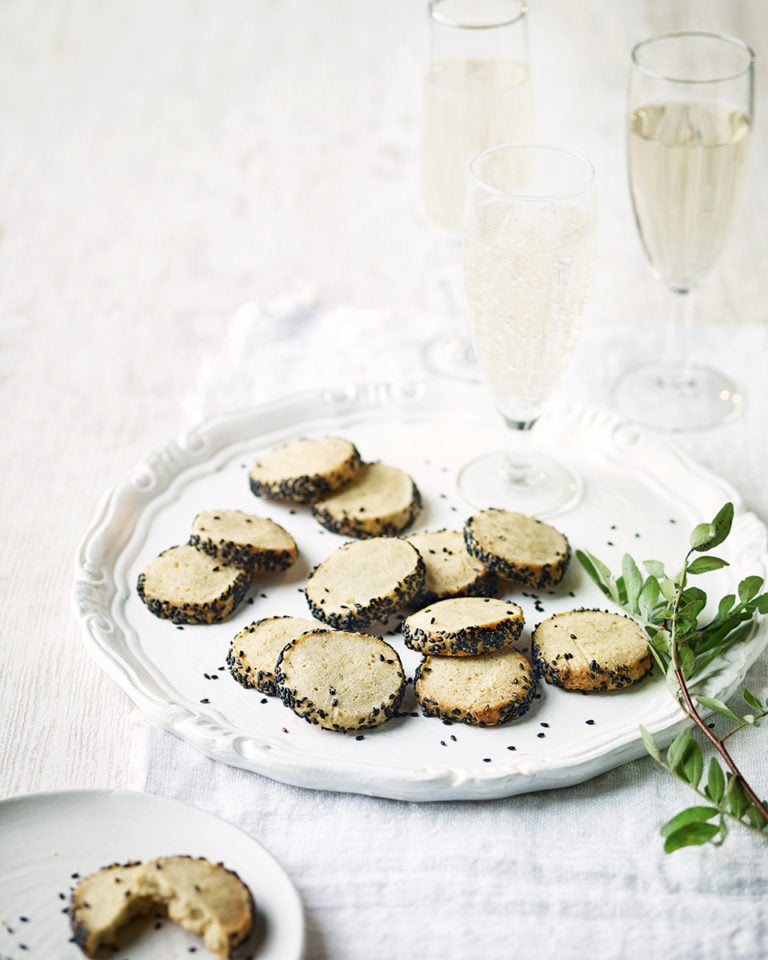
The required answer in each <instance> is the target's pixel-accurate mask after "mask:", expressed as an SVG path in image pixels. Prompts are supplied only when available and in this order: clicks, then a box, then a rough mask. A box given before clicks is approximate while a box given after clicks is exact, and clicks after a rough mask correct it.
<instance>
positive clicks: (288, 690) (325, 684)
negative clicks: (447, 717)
mask: <svg viewBox="0 0 768 960" xmlns="http://www.w3.org/2000/svg"><path fill="white" fill-rule="evenodd" d="M277 693H278V696H279V697H280V698H281V699H282V701H283V702H284V703H285V705H286V706H288V707H290V708H291V709H292V710H293V712H294V713H296V714H297V715H298V716H300V717H302V718H303V719H305V720H307V721H308V722H309V723H316V724H319V725H320V726H321V727H325V728H326V729H328V730H337V731H339V732H344V731H346V730H360V729H362V728H365V727H375V726H379V725H380V724H382V723H384V721H385V720H388V719H389V718H390V717H393V716H395V715H396V713H397V710H398V708H399V707H400V704H401V702H402V699H403V695H404V693H405V673H404V671H403V667H402V664H401V662H400V658H399V656H398V655H397V652H396V651H395V649H394V648H393V647H391V646H390V645H389V644H388V643H386V642H385V641H384V640H383V639H382V638H381V637H373V636H370V635H369V634H365V633H354V632H347V631H341V630H327V631H315V632H313V633H305V634H303V635H302V636H300V637H297V639H296V640H294V641H293V642H292V643H290V644H289V645H288V646H287V647H286V648H285V649H284V650H283V652H282V653H281V654H280V659H279V660H278V663H277Z"/></svg>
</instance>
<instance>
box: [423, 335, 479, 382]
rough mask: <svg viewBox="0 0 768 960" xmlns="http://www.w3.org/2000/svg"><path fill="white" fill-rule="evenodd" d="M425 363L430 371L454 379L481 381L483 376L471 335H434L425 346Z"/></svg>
mask: <svg viewBox="0 0 768 960" xmlns="http://www.w3.org/2000/svg"><path fill="white" fill-rule="evenodd" d="M423 360H424V365H425V366H426V368H427V370H429V372H430V373H435V374H437V375H438V376H441V377H451V378H452V379H454V380H471V381H473V382H479V381H480V380H481V379H482V378H481V375H480V370H479V368H478V366H477V360H476V359H475V351H474V349H473V347H472V341H471V340H470V339H469V337H463V336H461V334H456V335H455V336H440V337H434V338H433V339H432V340H430V341H428V343H427V344H425V346H424V353H423Z"/></svg>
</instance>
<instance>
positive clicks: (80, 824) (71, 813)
mask: <svg viewBox="0 0 768 960" xmlns="http://www.w3.org/2000/svg"><path fill="white" fill-rule="evenodd" d="M175 854H189V855H191V856H196V857H207V858H208V859H209V860H212V861H213V862H214V863H219V862H223V863H224V865H225V866H226V867H228V868H229V869H231V870H234V871H235V872H236V873H237V874H238V875H239V876H240V877H241V878H242V879H243V881H244V882H245V883H247V884H248V887H249V888H250V890H251V893H252V894H253V898H254V901H255V903H256V919H255V923H254V932H253V934H252V935H251V937H250V938H249V940H248V941H247V943H244V944H242V946H241V948H239V949H238V950H237V951H236V953H235V956H237V957H241V958H253V957H258V958H259V960H300V957H301V956H302V953H303V949H304V912H303V909H302V905H301V901H300V899H299V895H298V893H297V892H296V890H295V888H294V887H293V885H292V883H291V881H290V880H289V879H288V877H287V875H286V873H285V872H284V870H283V868H282V867H281V866H280V865H279V864H278V863H277V862H276V861H275V860H274V859H273V858H272V857H271V856H270V855H269V854H268V853H267V852H266V850H264V849H263V847H261V846H260V845H259V844H258V843H256V841H255V840H254V839H253V838H252V837H250V836H248V834H246V833H243V831H242V830H239V829H238V828H237V827H234V826H233V825H232V824H231V823H227V822H226V821H224V820H220V819H219V818H218V817H214V816H212V815H211V814H210V813H206V812H205V811H204V810H198V809H197V808H196V807H190V806H188V805H187V804H185V803H180V802H179V801H178V800H170V799H167V798H166V797H158V796H155V795H153V794H150V793H133V792H129V791H116V792H110V791H107V790H73V791H67V792H60V793H32V794H28V795H26V796H21V797H13V798H11V799H9V800H3V801H2V802H0V955H1V956H8V957H19V956H24V957H45V958H49V960H77V958H80V960H82V957H83V954H82V953H81V952H80V949H79V948H78V947H77V946H75V944H73V943H70V942H69V939H70V937H71V935H72V934H71V931H70V928H69V918H68V916H67V914H66V907H67V903H68V901H69V895H70V890H71V888H72V887H73V886H74V884H75V882H76V879H77V877H78V876H81V877H82V876H86V875H87V874H89V873H91V872H92V871H94V870H98V869H100V868H101V867H103V866H106V865H107V864H110V863H126V862H128V861H130V860H150V859H153V858H154V857H161V856H169V855H175ZM193 954H195V955H196V956H200V957H202V956H209V955H210V954H209V953H208V951H207V950H205V948H204V947H203V946H202V944H201V941H200V938H199V937H195V936H193V935H192V934H190V933H187V932H186V931H185V930H182V929H181V928H180V927H178V926H176V925H175V924H173V923H170V922H163V923H162V924H160V925H159V926H158V928H155V926H154V925H153V924H150V925H149V926H144V925H141V926H140V928H139V929H138V930H134V931H133V935H132V936H131V937H130V938H126V943H125V947H124V949H122V950H119V951H115V953H114V960H128V958H129V957H131V958H133V960H140V958H141V960H181V958H182V957H184V958H189V957H190V956H192V955H193Z"/></svg>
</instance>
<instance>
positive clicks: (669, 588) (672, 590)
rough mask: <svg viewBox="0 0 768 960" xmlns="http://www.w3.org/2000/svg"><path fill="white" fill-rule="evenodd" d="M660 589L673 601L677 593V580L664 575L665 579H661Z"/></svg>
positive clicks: (663, 594)
mask: <svg viewBox="0 0 768 960" xmlns="http://www.w3.org/2000/svg"><path fill="white" fill-rule="evenodd" d="M659 590H661V593H662V596H663V597H664V598H665V599H666V600H669V601H670V602H671V601H673V600H674V599H675V596H676V595H677V587H676V586H675V582H674V580H670V578H669V577H664V579H663V580H659Z"/></svg>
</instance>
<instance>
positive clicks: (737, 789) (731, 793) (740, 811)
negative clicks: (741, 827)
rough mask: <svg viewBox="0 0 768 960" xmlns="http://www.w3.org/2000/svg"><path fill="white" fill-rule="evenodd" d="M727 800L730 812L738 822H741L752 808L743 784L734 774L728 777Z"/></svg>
mask: <svg viewBox="0 0 768 960" xmlns="http://www.w3.org/2000/svg"><path fill="white" fill-rule="evenodd" d="M725 800H726V804H727V806H728V810H729V811H730V812H731V813H732V814H733V816H734V817H736V819H737V820H741V818H742V817H743V816H744V814H745V813H746V812H747V810H748V809H749V807H750V806H751V801H750V799H749V797H748V796H747V795H746V793H744V790H743V788H742V786H741V784H740V783H739V781H738V780H737V779H736V778H735V777H734V776H733V774H729V775H728V786H727V787H726V789H725Z"/></svg>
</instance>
